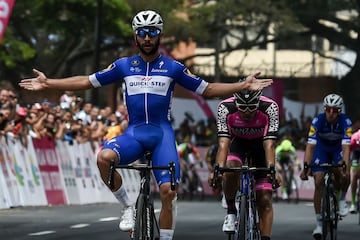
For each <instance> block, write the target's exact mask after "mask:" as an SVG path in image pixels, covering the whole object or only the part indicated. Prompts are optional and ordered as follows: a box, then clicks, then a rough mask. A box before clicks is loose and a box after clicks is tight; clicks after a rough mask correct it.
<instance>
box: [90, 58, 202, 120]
mask: <svg viewBox="0 0 360 240" xmlns="http://www.w3.org/2000/svg"><path fill="white" fill-rule="evenodd" d="M89 79H90V81H91V83H92V85H93V86H94V87H100V86H103V85H106V84H110V83H114V82H118V81H125V85H126V92H125V101H126V105H127V108H128V112H129V124H138V123H155V124H159V122H161V121H169V119H170V103H171V97H172V94H173V91H174V86H175V83H178V84H180V85H181V86H183V87H184V88H186V89H189V90H191V91H193V92H197V93H198V94H202V93H203V92H204V90H205V88H206V86H207V82H205V81H204V80H202V79H201V78H199V77H197V76H195V75H193V74H191V72H190V71H189V70H188V69H187V68H186V67H185V66H184V65H183V64H181V63H179V62H177V61H174V60H173V59H170V58H167V57H164V56H162V55H160V56H159V57H158V58H157V59H156V60H154V61H153V62H150V63H149V62H145V61H144V60H143V59H142V58H141V57H140V55H136V56H132V57H128V58H121V59H118V60H117V61H115V62H114V63H112V64H111V65H110V66H109V67H108V68H107V69H105V70H103V71H99V72H97V73H95V74H93V75H91V76H90V77H89Z"/></svg>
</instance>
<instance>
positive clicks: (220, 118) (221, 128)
mask: <svg viewBox="0 0 360 240" xmlns="http://www.w3.org/2000/svg"><path fill="white" fill-rule="evenodd" d="M228 115H229V109H228V108H227V107H226V105H225V104H224V102H220V103H219V105H218V108H217V132H218V137H228V138H231V134H230V132H229V127H228V124H227V117H228Z"/></svg>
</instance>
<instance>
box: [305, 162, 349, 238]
mask: <svg viewBox="0 0 360 240" xmlns="http://www.w3.org/2000/svg"><path fill="white" fill-rule="evenodd" d="M319 167H321V168H323V169H324V181H323V191H322V195H321V217H322V226H323V227H322V231H323V232H322V239H323V240H325V239H328V238H327V236H328V234H329V235H330V239H331V240H335V239H337V224H338V221H339V219H340V216H339V214H338V201H337V198H336V195H335V187H334V183H333V169H334V168H339V167H341V168H342V169H343V171H344V173H345V172H346V165H345V163H342V164H329V163H324V164H306V163H305V164H304V171H305V172H307V169H309V168H319Z"/></svg>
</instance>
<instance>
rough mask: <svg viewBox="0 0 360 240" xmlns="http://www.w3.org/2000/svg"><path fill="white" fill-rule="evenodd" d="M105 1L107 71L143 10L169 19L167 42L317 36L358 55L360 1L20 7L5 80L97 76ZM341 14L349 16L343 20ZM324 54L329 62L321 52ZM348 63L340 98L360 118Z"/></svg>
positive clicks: (44, 3)
mask: <svg viewBox="0 0 360 240" xmlns="http://www.w3.org/2000/svg"><path fill="white" fill-rule="evenodd" d="M100 2H101V3H102V6H101V10H102V11H101V13H102V14H101V15H100V17H101V18H100V19H101V26H102V28H101V42H100V49H99V51H100V53H101V54H102V56H103V57H108V59H107V60H106V61H105V60H104V61H103V62H101V64H100V66H101V67H103V65H104V64H108V63H109V61H110V60H109V59H112V60H113V59H114V58H116V56H118V55H119V54H120V53H121V52H122V51H124V50H125V49H130V48H132V47H133V43H132V42H133V38H132V30H131V26H130V22H131V19H132V17H133V16H134V14H135V13H136V12H138V11H139V10H144V9H154V10H156V11H158V12H159V13H160V14H161V15H162V17H163V19H164V21H165V25H164V32H165V36H168V37H170V36H172V37H174V38H175V39H176V41H180V40H188V39H189V38H192V39H194V40H195V41H196V42H197V43H198V46H208V47H213V48H218V49H219V50H220V51H222V52H230V51H233V50H236V49H251V48H252V47H254V46H260V47H261V46H262V45H265V44H266V43H267V42H269V41H274V42H277V43H278V44H281V42H289V41H291V42H294V43H296V42H299V41H301V40H299V39H301V38H302V37H309V36H312V35H315V36H317V37H319V38H324V39H327V40H329V42H330V44H331V45H332V46H335V45H336V46H338V47H339V48H343V49H349V50H352V51H354V52H355V53H356V55H357V56H359V54H358V53H359V49H360V43H359V24H360V19H359V5H360V4H359V3H360V1H359V0H326V1H324V0H257V1H248V0H217V1H216V0H191V1H190V0H187V1H185V0H173V1H168V0H34V1H16V4H15V6H14V9H13V13H12V15H11V18H10V21H9V26H8V28H7V31H6V34H5V36H4V39H3V41H2V42H1V43H0V69H1V71H0V79H20V78H22V77H24V76H28V75H31V72H30V71H31V69H32V68H33V67H36V68H39V69H41V70H44V71H45V72H46V73H47V74H48V75H51V76H66V75H72V74H79V73H87V72H89V71H95V70H98V69H96V68H95V64H94V61H95V60H94V55H95V53H96V51H97V50H96V47H95V42H96V34H95V33H96V28H95V23H96V20H97V19H98V18H97V14H98V13H99V12H98V11H97V10H99V8H98V4H99V3H100ZM340 12H342V13H346V14H345V16H348V17H349V18H343V17H342V16H344V14H343V15H339V13H340ZM219 39H220V40H221V42H220V43H219ZM234 40H235V41H234ZM309 50H310V49H309ZM317 54H319V55H320V56H322V57H330V56H325V54H324V53H323V52H322V51H321V50H319V51H318V52H317ZM334 60H337V61H342V60H341V59H334ZM343 63H344V64H347V65H348V66H350V67H351V71H349V73H348V74H347V75H346V76H345V77H343V79H341V80H340V81H339V82H340V84H339V92H340V94H342V95H343V96H344V99H345V103H346V106H347V112H348V113H349V115H350V116H351V117H352V119H360V108H358V107H357V103H358V102H360V95H359V94H357V90H358V89H360V81H359V80H358V76H360V66H359V65H360V61H359V58H356V61H355V64H354V65H353V66H351V65H350V64H349V63H346V62H344V61H343Z"/></svg>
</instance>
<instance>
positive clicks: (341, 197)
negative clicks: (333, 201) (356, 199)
mask: <svg viewBox="0 0 360 240" xmlns="http://www.w3.org/2000/svg"><path fill="white" fill-rule="evenodd" d="M345 198H346V192H344V191H341V192H340V200H345Z"/></svg>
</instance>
